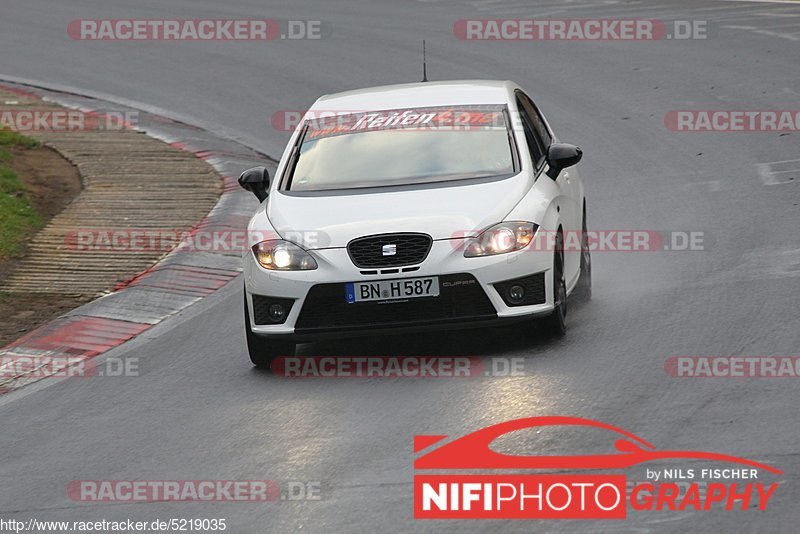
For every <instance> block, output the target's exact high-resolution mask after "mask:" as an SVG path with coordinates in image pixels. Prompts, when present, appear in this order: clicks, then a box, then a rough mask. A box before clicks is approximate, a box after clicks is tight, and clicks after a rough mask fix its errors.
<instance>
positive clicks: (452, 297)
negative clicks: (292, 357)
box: [295, 274, 497, 334]
mask: <svg viewBox="0 0 800 534" xmlns="http://www.w3.org/2000/svg"><path fill="white" fill-rule="evenodd" d="M439 285H440V290H439V296H438V297H423V298H414V299H408V300H397V301H383V302H357V303H353V304H348V303H347V302H346V301H345V284H318V285H315V286H313V287H312V288H311V289H310V290H309V292H308V296H307V297H306V300H305V303H304V304H303V308H302V309H301V310H300V316H299V317H298V319H297V324H296V325H295V332H297V333H299V334H302V333H313V332H315V331H326V330H339V329H342V330H348V329H349V330H359V329H366V328H372V327H382V326H416V325H428V324H436V323H446V322H455V321H460V320H468V319H486V318H494V317H497V312H496V310H495V308H494V306H493V305H492V303H491V302H490V301H489V298H488V297H487V296H486V293H484V291H483V289H481V286H480V284H479V283H478V281H477V280H476V279H475V277H474V276H472V275H470V274H454V275H445V276H440V277H439Z"/></svg>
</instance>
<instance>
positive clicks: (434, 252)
mask: <svg viewBox="0 0 800 534" xmlns="http://www.w3.org/2000/svg"><path fill="white" fill-rule="evenodd" d="M461 243H462V242H461V241H460V240H442V241H434V242H433V246H432V247H431V250H430V253H429V254H428V257H427V258H426V259H425V260H424V261H423V263H421V264H420V265H414V266H409V267H411V268H412V269H414V270H410V271H406V272H402V270H401V272H399V273H392V274H384V275H374V274H373V275H364V274H362V273H361V272H360V269H359V268H357V267H356V266H355V265H353V263H352V261H351V259H350V257H349V256H348V254H347V251H346V249H344V248H336V249H323V250H314V251H311V254H313V256H314V258H315V259H316V260H317V264H318V266H319V267H318V268H317V269H315V270H313V271H291V272H287V271H268V270H266V269H264V268H262V267H261V266H260V265H258V263H257V262H256V261H255V258H254V257H253V254H252V253H250V252H249V251H248V252H247V253H246V254H245V255H244V258H243V262H244V279H245V291H246V298H247V303H248V315H249V320H250V327H251V330H252V331H253V333H255V334H259V335H262V336H265V337H280V338H291V339H295V340H297V341H304V340H313V339H325V338H338V337H345V336H358V335H367V334H372V333H379V332H382V333H383V332H388V333H401V332H411V331H427V330H442V329H458V328H470V327H473V326H482V325H487V326H488V325H492V324H498V323H506V322H513V321H516V320H522V319H527V318H530V317H536V316H543V315H547V314H549V313H551V312H552V310H553V296H552V295H553V288H552V287H551V286H552V277H551V276H549V275H547V273H548V272H549V271H550V269H552V266H553V265H552V264H553V255H552V253H548V252H546V251H536V250H529V249H523V250H521V251H518V252H513V253H510V254H501V255H497V256H488V257H482V258H465V257H464V256H463V251H462V249H461V248H460V244H461ZM537 273H538V274H539V276H537V277H534V280H538V281H539V282H538V283H540V284H541V287H540V288H539V291H540V292H541V295H539V296H538V297H537V298H536V299H534V301H535V302H536V303H535V304H530V305H527V304H526V305H517V306H509V305H507V304H506V302H505V301H504V299H503V297H502V295H501V293H500V290H501V289H499V288H503V287H504V286H503V284H502V282H506V281H508V280H514V279H518V278H522V277H529V276H530V275H535V274H537ZM426 276H438V277H439V284H440V287H441V293H440V295H439V296H438V297H426V298H417V299H408V300H402V301H384V302H380V303H374V302H369V303H366V302H365V303H353V304H347V303H346V301H345V290H344V284H346V283H348V282H361V281H370V280H396V279H404V278H419V277H426ZM495 284H498V285H497V286H496V285H495ZM506 286H507V284H506ZM528 287H529V288H530V287H531V286H530V285H529V286H528ZM264 296H266V297H270V298H274V299H289V300H286V301H283V302H284V303H289V304H290V305H291V307H290V308H289V311H288V314H286V316H285V318H282V321H281V322H280V324H269V323H270V321H269V320H268V319H265V318H264V314H263V308H259V313H254V302H255V304H256V305H257V306H262V307H263V305H264V304H265V302H266V300H265V299H263V298H261V297H264ZM254 297H255V300H254ZM267 300H268V299H267ZM264 323H267V324H264Z"/></svg>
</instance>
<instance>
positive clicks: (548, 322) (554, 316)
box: [541, 234, 567, 337]
mask: <svg viewBox="0 0 800 534" xmlns="http://www.w3.org/2000/svg"><path fill="white" fill-rule="evenodd" d="M551 272H552V273H553V298H554V300H555V303H556V307H555V309H554V310H553V313H551V314H550V315H548V316H547V317H545V318H544V319H542V320H541V326H542V330H543V333H544V335H545V336H548V337H563V336H564V334H566V333H567V280H566V278H565V277H564V247H563V238H562V237H561V234H559V235H558V238H557V239H556V251H555V256H554V258H553V269H552V271H551Z"/></svg>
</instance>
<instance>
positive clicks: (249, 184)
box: [239, 167, 269, 202]
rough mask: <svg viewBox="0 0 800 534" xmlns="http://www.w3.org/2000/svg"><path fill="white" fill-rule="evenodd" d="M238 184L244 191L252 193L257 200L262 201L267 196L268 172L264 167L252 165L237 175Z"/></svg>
mask: <svg viewBox="0 0 800 534" xmlns="http://www.w3.org/2000/svg"><path fill="white" fill-rule="evenodd" d="M239 185H240V186H242V189H244V190H245V191H250V192H251V193H253V194H254V195H255V196H256V198H258V201H259V202H264V199H266V198H267V195H268V194H269V193H267V190H268V189H269V172H267V168H266V167H253V168H252V169H247V170H246V171H244V172H243V173H242V175H241V176H240V177H239Z"/></svg>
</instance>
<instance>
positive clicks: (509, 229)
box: [239, 80, 591, 366]
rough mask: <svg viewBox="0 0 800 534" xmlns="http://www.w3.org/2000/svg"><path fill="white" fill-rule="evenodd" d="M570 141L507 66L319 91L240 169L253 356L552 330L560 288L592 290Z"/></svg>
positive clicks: (263, 358) (562, 303)
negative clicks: (263, 152)
mask: <svg viewBox="0 0 800 534" xmlns="http://www.w3.org/2000/svg"><path fill="white" fill-rule="evenodd" d="M581 155H582V153H581V151H580V149H579V148H578V147H576V146H573V145H568V144H565V143H560V142H559V141H558V139H557V138H556V136H555V134H554V133H553V131H552V130H551V128H550V125H549V124H548V123H547V121H546V120H545V118H544V117H543V116H542V114H541V113H540V111H539V110H538V108H537V107H536V105H535V104H534V103H533V102H532V101H531V99H530V98H529V97H528V96H527V95H526V94H525V93H524V92H523V91H522V89H521V88H520V87H519V86H517V85H516V84H514V83H512V82H509V81H482V80H478V81H449V82H438V83H435V82H425V83H412V84H404V85H391V86H385V87H376V88H371V89H363V90H358V91H349V92H345V93H338V94H335V95H328V96H323V97H322V98H320V99H319V100H317V101H316V102H315V103H314V105H313V106H312V107H311V108H310V109H309V111H308V112H307V113H306V115H305V116H304V119H303V120H302V121H301V123H300V124H299V126H298V127H297V129H296V130H295V131H294V132H293V134H292V137H291V139H290V141H289V144H288V146H287V147H286V150H285V152H284V154H283V157H282V158H281V161H280V163H279V165H278V167H277V170H276V176H275V179H274V180H270V178H269V175H268V173H267V172H266V169H264V168H262V167H259V168H255V169H250V170H248V171H245V172H244V173H243V174H242V176H241V177H240V178H239V183H240V185H241V186H242V187H244V188H245V189H247V190H248V191H251V192H253V193H254V194H255V195H256V196H257V197H258V199H259V201H260V202H261V204H260V206H259V207H258V209H257V211H256V213H255V215H254V216H253V217H252V219H251V220H250V224H249V227H248V236H249V243H248V246H249V250H248V251H246V253H245V255H244V282H245V291H244V304H245V306H244V309H245V326H246V334H247V345H248V349H249V352H250V358H251V360H252V361H253V363H254V364H255V365H257V366H268V365H269V364H270V362H271V361H272V359H273V358H275V357H277V356H288V355H293V354H294V350H295V346H296V343H298V342H305V341H312V340H315V339H322V338H338V337H343V336H349V335H369V334H371V333H375V332H382V333H386V332H388V333H401V332H415V331H425V330H436V329H456V328H464V327H469V328H471V327H474V326H484V325H485V326H490V325H494V324H498V323H505V322H511V321H529V320H531V319H534V318H536V319H538V320H539V321H540V323H541V325H543V326H544V328H545V330H547V331H548V332H549V333H550V334H552V335H563V334H564V332H565V329H566V323H565V318H566V312H567V296H568V295H569V294H571V293H572V292H573V290H575V289H576V288H581V289H582V290H584V291H585V292H586V293H587V294H589V293H590V291H591V259H590V256H589V247H588V242H587V240H586V201H585V198H584V191H583V184H582V183H581V180H580V178H579V177H578V173H577V171H576V170H575V169H568V168H569V167H572V166H573V165H575V164H576V163H578V161H580V159H581ZM567 234H572V235H578V236H582V237H581V238H580V242H579V244H578V246H577V247H575V246H573V247H569V246H562V245H564V243H565V239H564V237H565V236H566V235H567ZM541 237H547V239H545V240H544V242H549V243H550V246H542V245H541V243H542V242H543V240H541V239H539V238H541ZM531 326H532V325H531Z"/></svg>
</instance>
